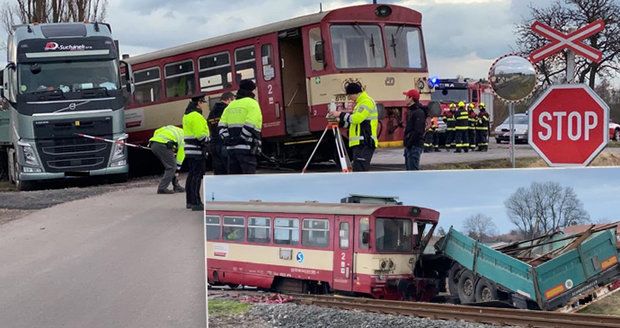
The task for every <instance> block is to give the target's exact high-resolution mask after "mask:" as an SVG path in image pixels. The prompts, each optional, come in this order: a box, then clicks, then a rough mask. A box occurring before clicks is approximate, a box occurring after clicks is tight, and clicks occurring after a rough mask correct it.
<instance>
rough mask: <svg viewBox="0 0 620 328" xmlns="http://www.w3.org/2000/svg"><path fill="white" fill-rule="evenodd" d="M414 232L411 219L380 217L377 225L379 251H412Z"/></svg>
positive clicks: (376, 235)
mask: <svg viewBox="0 0 620 328" xmlns="http://www.w3.org/2000/svg"><path fill="white" fill-rule="evenodd" d="M412 234H413V226H412V223H411V220H408V219H388V218H378V219H377V221H376V226H375V237H376V239H377V240H376V245H377V251H379V252H407V251H411V249H412V247H411V246H412Z"/></svg>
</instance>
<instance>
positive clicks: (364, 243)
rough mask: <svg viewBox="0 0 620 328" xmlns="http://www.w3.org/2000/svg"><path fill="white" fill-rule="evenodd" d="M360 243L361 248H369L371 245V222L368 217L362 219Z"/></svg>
mask: <svg viewBox="0 0 620 328" xmlns="http://www.w3.org/2000/svg"><path fill="white" fill-rule="evenodd" d="M359 232H360V235H359V238H360V240H359V244H360V247H359V248H360V249H368V248H369V246H370V223H369V222H368V218H361V219H360V228H359Z"/></svg>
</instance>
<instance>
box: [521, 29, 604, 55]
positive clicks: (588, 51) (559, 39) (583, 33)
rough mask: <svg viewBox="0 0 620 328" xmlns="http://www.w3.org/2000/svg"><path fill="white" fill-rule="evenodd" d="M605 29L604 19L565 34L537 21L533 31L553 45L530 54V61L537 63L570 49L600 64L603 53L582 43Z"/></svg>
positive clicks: (549, 44)
mask: <svg viewBox="0 0 620 328" xmlns="http://www.w3.org/2000/svg"><path fill="white" fill-rule="evenodd" d="M604 28H605V22H604V21H603V20H602V19H599V20H597V21H594V22H592V23H590V24H588V25H586V26H584V27H582V28H579V29H577V30H575V31H573V32H571V33H568V34H565V33H562V32H560V31H558V30H555V29H553V28H552V27H550V26H549V25H547V24H544V23H541V22H539V21H535V22H534V23H533V24H532V27H531V29H532V31H533V32H534V33H536V34H538V35H540V36H542V37H544V38H546V39H548V40H550V41H551V43H548V44H547V45H545V46H544V47H542V48H539V49H537V50H535V51H533V52H532V53H531V54H530V56H529V59H530V61H531V62H532V63H537V62H539V61H541V60H543V59H545V58H547V57H549V56H551V55H553V54H555V53H558V52H560V51H562V50H564V49H569V50H572V51H574V52H575V53H577V54H579V55H581V56H583V57H585V58H587V59H589V60H591V61H593V62H596V63H598V62H600V61H601V60H602V59H603V53H602V52H601V51H600V50H598V49H594V48H592V47H590V46H588V45H585V44H584V43H583V42H581V41H583V40H584V39H585V38H587V37H590V36H592V35H594V34H596V33H598V32H600V31H602V30H603V29H604Z"/></svg>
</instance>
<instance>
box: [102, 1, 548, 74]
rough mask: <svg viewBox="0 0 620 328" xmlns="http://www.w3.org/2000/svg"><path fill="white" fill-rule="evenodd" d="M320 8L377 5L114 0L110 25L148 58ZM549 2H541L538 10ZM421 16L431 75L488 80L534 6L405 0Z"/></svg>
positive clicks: (124, 43)
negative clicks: (149, 54) (153, 53)
mask: <svg viewBox="0 0 620 328" xmlns="http://www.w3.org/2000/svg"><path fill="white" fill-rule="evenodd" d="M320 2H322V3H323V9H324V10H329V9H335V8H339V7H343V6H348V5H355V4H364V3H372V1H347V0H271V1H249V0H237V1H214V0H175V1H169V0H131V1H126V0H110V6H109V8H108V15H107V21H109V22H110V23H111V24H112V27H113V32H114V34H115V36H116V38H118V39H119V40H120V43H121V50H122V52H124V53H129V54H131V55H137V54H141V53H144V52H149V51H153V50H158V49H162V48H166V47H171V46H176V45H179V44H183V43H187V42H191V41H196V40H200V39H204V38H208V37H213V36H218V35H222V34H226V33H231V32H235V31H239V30H244V29H247V28H252V27H256V26H260V25H263V24H267V23H271V22H277V21H280V20H285V19H288V18H291V17H296V16H300V15H304V14H309V13H314V12H318V10H319V3H320ZM548 2H550V1H549V0H540V1H536V3H537V5H541V4H543V3H548ZM379 3H397V4H399V5H402V6H406V7H409V8H412V9H415V10H418V11H420V12H421V13H422V15H423V16H422V24H423V33H424V39H425V43H426V50H427V57H428V61H429V69H430V73H431V75H437V76H439V77H454V76H456V75H457V74H458V75H462V76H466V77H473V78H481V77H486V75H487V73H488V70H489V68H490V66H491V64H492V62H493V60H494V59H496V58H497V57H499V56H501V55H504V54H506V53H508V52H510V51H511V48H512V47H513V46H514V38H513V27H514V24H515V23H516V22H519V21H521V18H522V17H524V16H526V15H527V13H528V9H527V6H528V4H529V3H530V1H529V0H513V1H511V0H404V1H385V0H380V1H379Z"/></svg>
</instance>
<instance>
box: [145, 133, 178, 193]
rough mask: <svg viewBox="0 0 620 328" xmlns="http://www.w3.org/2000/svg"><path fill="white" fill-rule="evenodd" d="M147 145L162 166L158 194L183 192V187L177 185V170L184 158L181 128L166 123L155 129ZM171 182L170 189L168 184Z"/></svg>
mask: <svg viewBox="0 0 620 328" xmlns="http://www.w3.org/2000/svg"><path fill="white" fill-rule="evenodd" d="M149 141H150V142H149V147H150V148H151V151H153V154H154V155H155V157H157V158H158V159H159V161H161V164H162V165H163V166H164V176H163V177H162V178H161V180H160V181H159V185H158V186H157V193H158V194H173V193H175V192H183V191H185V189H184V188H183V187H181V185H179V181H178V179H177V174H176V173H177V172H178V171H179V170H181V165H182V164H183V160H184V159H185V151H184V150H185V145H184V140H183V129H181V128H179V127H176V126H174V125H166V126H163V127H161V128H159V129H157V130H155V133H154V134H153V137H152V138H151V139H150V140H149ZM170 183H172V190H170V189H168V186H169V185H170Z"/></svg>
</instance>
